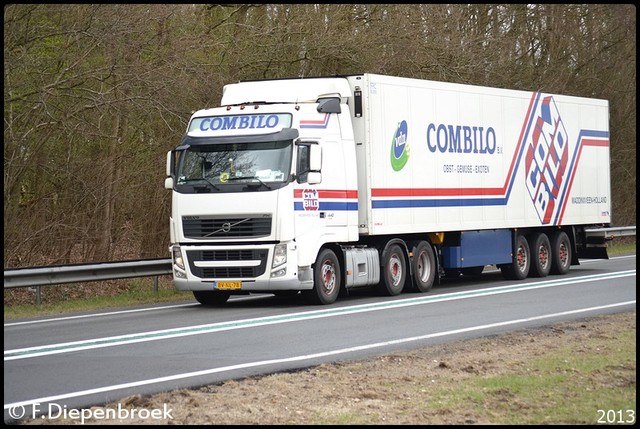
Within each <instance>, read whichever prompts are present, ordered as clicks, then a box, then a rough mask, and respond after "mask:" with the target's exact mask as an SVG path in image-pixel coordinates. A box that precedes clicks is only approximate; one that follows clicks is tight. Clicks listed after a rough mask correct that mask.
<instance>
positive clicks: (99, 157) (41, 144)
mask: <svg viewBox="0 0 640 429" xmlns="http://www.w3.org/2000/svg"><path fill="white" fill-rule="evenodd" d="M356 73H378V74H388V75H397V76H405V77H412V78H423V79H431V80H443V81H449V82H456V83H465V84H477V85H485V86H494V87H502V88H512V89H520V90H526V91H543V92H548V93H559V94H566V95H576V96H584V97H594V98H601V99H606V100H609V103H610V134H611V135H610V144H611V171H612V213H613V222H612V224H613V225H615V226H627V225H635V221H636V9H635V6H633V5H595V4H586V5H563V4H540V5H515V4H510V5H482V4H472V5H460V4H454V5H438V4H436V5H431V4H428V5H408V4H400V5H365V4H346V5H328V4H319V5H313V4H284V5H269V4H258V5H251V4H241V5H233V4H225V5H203V4H196V5H186V4H164V5H162V4H161V5H144V4H133V5H124V4H122V5H118V4H115V5H107V4H102V5H60V4H32V5H29V4H12V5H8V6H5V7H4V266H5V268H12V267H24V266H37V265H55V264H67V263H76V262H96V261H97V262H101V261H111V260H126V259H136V258H164V257H167V258H168V257H169V253H168V245H169V214H170V199H171V193H170V192H169V191H167V190H166V189H164V177H165V162H166V152H167V151H168V150H170V149H172V148H174V147H175V146H176V145H177V144H178V142H179V141H180V138H181V136H182V134H183V132H184V130H185V128H186V124H187V121H188V119H189V117H190V115H191V113H192V112H193V111H195V110H198V109H201V108H204V107H214V106H216V105H217V104H218V102H219V100H220V97H221V92H222V86H223V85H224V84H226V83H232V82H236V81H239V80H247V79H263V78H283V77H302V76H323V75H336V74H356Z"/></svg>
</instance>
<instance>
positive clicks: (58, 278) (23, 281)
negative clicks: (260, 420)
mask: <svg viewBox="0 0 640 429" xmlns="http://www.w3.org/2000/svg"><path fill="white" fill-rule="evenodd" d="M585 232H586V233H587V234H589V235H594V236H601V237H603V238H605V239H607V240H608V239H613V238H615V237H621V236H630V235H636V227H635V226H625V227H613V228H590V229H586V230H585ZM171 272H172V269H171V259H170V258H169V259H141V260H136V261H121V262H100V263H92V264H75V265H58V266H49V267H32V268H14V269H5V270H4V288H5V289H7V288H15V287H33V286H37V287H38V289H37V301H38V304H40V288H39V287H40V286H48V285H57V284H65V283H80V282H94V281H100V280H115V279H124V278H133V277H156V278H155V282H154V289H155V290H157V276H163V275H169V274H171Z"/></svg>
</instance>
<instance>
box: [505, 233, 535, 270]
mask: <svg viewBox="0 0 640 429" xmlns="http://www.w3.org/2000/svg"><path fill="white" fill-rule="evenodd" d="M530 266H531V251H530V250H529V243H528V242H527V239H526V237H525V236H524V235H520V234H518V236H517V237H516V248H515V251H514V252H513V262H511V263H510V264H506V265H501V266H500V271H502V276H503V277H504V278H505V279H507V280H523V279H525V278H527V275H529V267H530Z"/></svg>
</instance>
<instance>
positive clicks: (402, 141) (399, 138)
mask: <svg viewBox="0 0 640 429" xmlns="http://www.w3.org/2000/svg"><path fill="white" fill-rule="evenodd" d="M407 161H409V143H408V141H407V121H402V122H400V123H399V124H398V128H397V129H396V133H395V135H394V136H393V140H392V141H391V168H393V170H394V171H400V170H402V168H403V167H404V166H405V165H406V164H407Z"/></svg>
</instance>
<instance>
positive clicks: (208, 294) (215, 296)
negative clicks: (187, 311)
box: [193, 290, 231, 306]
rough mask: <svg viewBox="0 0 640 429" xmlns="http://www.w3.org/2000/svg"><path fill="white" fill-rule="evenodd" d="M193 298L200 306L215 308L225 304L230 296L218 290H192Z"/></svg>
mask: <svg viewBox="0 0 640 429" xmlns="http://www.w3.org/2000/svg"><path fill="white" fill-rule="evenodd" d="M193 296H194V297H195V299H196V301H198V302H199V303H200V304H202V305H206V306H217V305H222V304H224V303H225V302H227V300H228V299H229V296H231V294H230V293H229V292H223V291H218V290H194V291H193Z"/></svg>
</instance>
